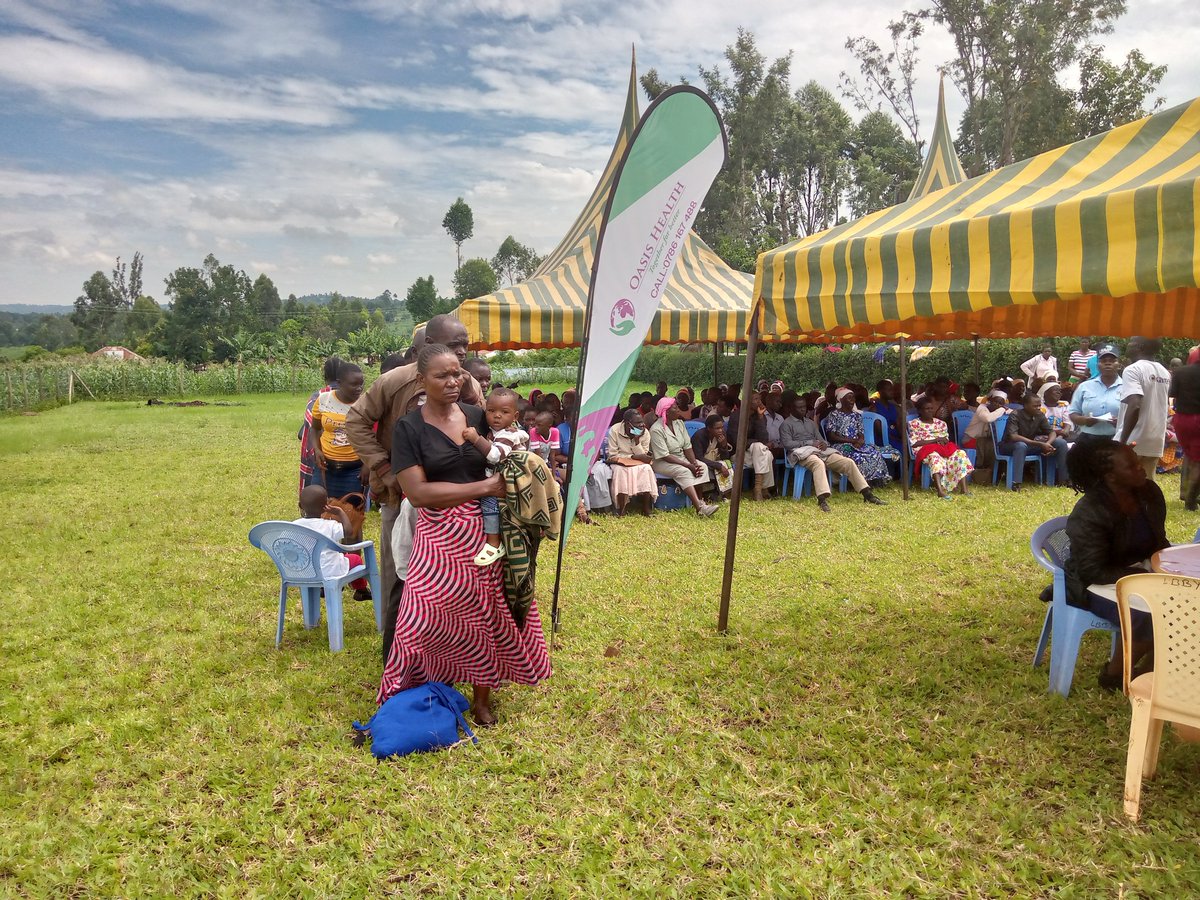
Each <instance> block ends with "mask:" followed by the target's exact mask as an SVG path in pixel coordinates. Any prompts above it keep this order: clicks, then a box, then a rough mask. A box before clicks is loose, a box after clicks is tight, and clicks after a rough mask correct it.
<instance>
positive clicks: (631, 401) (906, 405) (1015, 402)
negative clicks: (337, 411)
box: [312, 339, 1186, 521]
mask: <svg viewBox="0 0 1200 900" xmlns="http://www.w3.org/2000/svg"><path fill="white" fill-rule="evenodd" d="M1147 345H1149V346H1147ZM1129 349H1130V355H1131V357H1132V358H1133V360H1134V362H1136V361H1137V360H1139V359H1143V358H1150V357H1151V354H1152V353H1153V352H1154V351H1156V349H1157V347H1156V345H1155V344H1154V342H1150V341H1140V340H1138V339H1134V341H1132V342H1131V343H1130V348H1129ZM1154 365H1158V364H1157V363H1154ZM1069 366H1070V368H1069V370H1068V375H1067V377H1065V378H1063V379H1061V380H1060V376H1059V372H1058V371H1057V360H1056V359H1055V358H1054V356H1053V355H1052V353H1051V349H1050V348H1049V347H1046V348H1045V349H1044V350H1043V351H1042V353H1041V354H1040V355H1038V356H1035V357H1033V358H1032V359H1030V360H1027V361H1026V362H1025V363H1023V364H1022V365H1021V370H1022V373H1023V374H1025V375H1026V376H1027V379H1024V378H1009V377H1007V376H1006V377H1002V378H998V379H996V380H994V381H992V382H991V383H990V384H989V385H988V386H987V388H986V390H985V389H984V388H981V387H980V385H978V384H975V383H973V382H968V383H965V384H963V385H958V384H956V383H954V382H953V381H952V380H951V379H950V378H949V377H947V376H944V375H943V376H939V377H937V378H935V379H934V380H933V381H931V382H928V383H926V384H923V385H919V386H916V387H917V389H916V390H914V391H913V392H912V393H911V395H910V396H908V397H904V398H901V397H900V391H899V388H898V385H897V384H895V383H894V382H893V381H891V380H889V379H883V380H880V381H879V382H878V383H876V385H875V387H874V390H870V389H868V388H867V387H866V386H864V385H861V384H856V383H846V384H842V385H839V384H837V383H833V382H831V383H830V384H828V385H826V386H825V389H824V391H809V392H799V391H797V390H792V389H789V388H788V387H787V385H785V384H784V383H783V382H782V381H775V382H770V383H769V382H767V381H760V382H759V383H758V384H757V385H756V386H755V387H754V389H753V390H750V391H748V392H747V391H743V386H742V385H740V384H731V385H730V384H719V385H714V386H711V387H707V388H704V389H703V390H701V392H700V396H699V399H697V398H696V395H695V392H694V390H693V389H692V388H691V387H687V386H685V387H681V388H679V389H678V390H676V391H675V392H673V393H672V392H671V391H670V390H669V386H668V384H667V383H666V382H659V383H658V385H656V390H655V391H653V392H650V391H646V392H636V393H632V394H630V395H629V398H628V401H627V403H626V404H625V405H624V406H623V407H621V408H619V409H617V410H616V412H615V414H614V417H613V422H612V426H611V428H610V429H609V431H608V433H607V435H606V436H605V438H604V441H603V443H602V445H601V454H600V458H599V460H598V461H597V463H596V464H595V465H594V466H593V468H592V471H591V472H590V473H589V479H588V485H587V489H586V491H585V495H584V498H583V503H582V504H581V510H580V515H581V518H583V519H585V521H586V520H589V519H590V516H589V511H590V510H592V509H611V511H612V512H613V513H614V514H616V515H618V516H621V515H624V514H625V513H626V511H627V510H628V509H629V504H630V502H631V501H634V502H635V505H634V509H636V510H639V511H641V512H642V513H643V514H644V515H650V514H651V513H652V511H653V509H654V504H655V499H656V497H657V496H658V495H659V494H660V493H661V488H662V487H663V486H664V485H668V484H669V483H672V482H673V483H674V484H676V485H678V488H679V490H680V492H681V493H682V494H683V495H684V496H686V498H687V501H688V502H689V503H690V504H691V506H692V507H693V509H694V510H695V511H696V512H697V513H698V514H699V515H701V516H710V515H712V514H713V512H715V511H716V509H717V508H718V504H719V502H720V500H721V499H722V498H725V497H728V496H729V494H730V492H731V490H732V487H733V479H734V472H733V456H734V448H735V446H736V442H737V430H738V427H739V424H740V412H741V404H742V398H743V395H745V402H746V403H747V404H748V405H749V413H748V418H747V430H748V433H747V440H746V455H745V466H746V468H747V470H749V472H752V479H753V480H752V482H751V481H749V478H750V475H749V473H748V474H747V479H748V480H747V487H748V496H749V497H752V498H753V499H754V500H764V499H767V498H769V497H771V496H775V495H778V494H779V490H778V488H779V487H780V486H779V485H778V484H777V481H778V479H779V474H780V473H781V472H782V471H783V470H784V468H785V467H786V468H790V469H792V470H794V471H795V473H796V475H797V476H798V477H809V478H811V482H812V489H813V494H814V496H815V498H816V503H817V506H818V508H819V509H820V510H821V511H823V512H829V511H830V506H829V499H830V497H831V495H832V489H831V478H837V479H845V481H844V482H843V485H844V484H847V483H848V484H849V485H850V486H851V487H852V488H853V490H854V491H855V492H857V493H858V494H860V495H861V496H862V498H863V500H864V502H866V503H870V504H883V503H884V501H883V500H881V499H880V498H879V497H878V496H877V495H876V494H875V492H874V488H878V487H880V486H882V485H885V484H887V483H888V482H890V481H892V480H893V479H895V478H897V477H899V466H900V460H901V453H900V448H901V446H902V443H901V442H902V441H906V442H907V448H906V449H907V451H908V454H909V457H910V459H911V460H912V465H913V470H912V476H913V478H914V480H919V479H921V477H922V472H923V470H927V473H926V474H927V476H928V483H929V485H930V487H932V488H933V490H934V491H936V493H937V494H938V496H939V497H942V498H944V499H951V497H952V495H953V493H954V492H955V491H957V492H959V493H962V494H966V493H967V491H968V485H969V484H972V483H974V484H981V483H988V482H990V481H991V480H992V464H993V461H994V460H995V459H996V458H997V455H999V457H1000V458H1002V459H1003V460H1004V461H1005V462H1006V464H1007V465H1008V466H1009V467H1010V468H1011V478H1010V479H1009V481H1010V484H1011V489H1012V490H1014V491H1019V490H1021V488H1022V486H1023V484H1024V482H1025V480H1026V477H1027V474H1026V470H1027V464H1029V463H1032V462H1034V461H1036V460H1039V459H1040V460H1041V462H1042V465H1041V466H1040V467H1039V468H1038V469H1037V470H1036V471H1039V472H1041V473H1042V475H1043V478H1044V480H1045V481H1046V482H1047V483H1049V484H1056V485H1060V486H1062V485H1069V484H1070V483H1071V479H1070V477H1069V474H1068V471H1067V464H1066V459H1067V452H1068V450H1069V448H1070V446H1071V445H1072V444H1074V443H1076V442H1088V441H1098V440H1103V441H1111V440H1113V438H1114V436H1116V432H1117V428H1118V424H1119V422H1118V418H1119V414H1120V411H1121V408H1122V403H1121V401H1122V399H1123V397H1124V396H1125V395H1126V392H1127V390H1128V388H1127V386H1125V385H1123V382H1122V379H1121V377H1120V374H1119V355H1118V351H1117V349H1116V348H1115V347H1113V346H1111V345H1106V346H1104V347H1101V348H1099V350H1098V351H1096V350H1091V349H1090V346H1088V343H1087V342H1086V341H1084V342H1082V343H1081V345H1080V350H1078V351H1076V352H1074V353H1072V354H1071V358H1070V361H1069ZM463 367H464V368H465V369H466V370H467V371H468V372H469V373H470V375H471V376H472V378H473V379H474V381H475V382H476V383H477V384H478V385H479V388H480V390H481V392H482V396H483V397H485V398H487V405H488V406H489V408H490V407H491V406H492V405H494V404H493V403H492V402H491V401H492V400H493V399H496V400H497V401H498V403H499V405H500V406H503V407H504V408H505V411H507V412H509V413H510V414H515V423H514V424H513V425H512V426H511V427H513V428H518V429H519V430H520V431H522V432H523V433H524V434H526V435H528V445H529V449H531V450H533V451H534V452H536V453H538V454H539V455H541V456H542V457H543V459H545V461H546V462H547V463H548V464H549V465H550V467H551V468H552V469H553V470H554V471H555V472H556V474H557V475H558V476H559V478H560V480H561V479H562V478H563V477H564V476H565V467H566V463H567V452H568V450H569V446H570V445H569V441H570V428H569V423H570V422H571V421H572V417H573V414H574V411H575V405H576V397H575V391H573V390H568V391H564V392H563V394H562V396H561V397H560V396H558V395H557V394H554V393H543V392H542V391H540V390H536V389H535V390H532V391H530V392H529V393H528V395H527V396H522V395H520V394H518V393H516V392H515V391H514V390H513V388H516V387H517V386H516V385H513V386H512V387H511V388H503V387H497V389H496V390H494V391H493V389H492V383H491V378H492V375H491V370H490V367H489V366H488V364H487V362H486V361H485V360H483V359H479V358H472V359H467V360H465V362H464V366H463ZM1159 368H1161V366H1159ZM352 369H354V367H349V368H348V370H347V372H346V375H347V376H349V377H348V379H347V380H349V381H350V382H351V383H350V384H349V385H348V386H344V388H345V389H344V391H338V392H337V393H336V398H335V399H336V400H338V401H341V402H342V403H345V401H350V402H353V397H352V396H351V395H352V394H355V393H357V392H360V391H361V374H360V373H358V372H357V371H351V370H352ZM1164 371H1165V370H1164ZM355 379H357V380H355ZM342 393H345V394H346V397H345V399H344V400H343V399H342V397H341V395H342ZM1149 399H1150V398H1149V397H1147V400H1149ZM333 402H334V401H330V400H328V399H323V400H322V401H319V402H318V404H317V406H318V410H316V411H315V412H316V413H317V414H316V415H314V416H313V417H312V419H313V424H314V426H315V429H314V430H315V432H316V434H315V437H316V438H317V439H316V440H314V442H313V443H314V445H315V446H314V448H313V449H314V450H315V451H316V454H315V455H316V456H317V457H318V459H319V461H320V462H321V463H326V466H324V468H331V466H329V465H328V463H329V462H333V461H334V460H335V459H336V456H335V454H334V453H332V452H328V453H324V454H323V453H322V452H321V449H320V447H319V444H320V442H321V439H323V438H325V437H326V434H325V432H322V431H321V430H320V423H321V420H322V410H321V409H320V407H321V406H322V404H324V405H329V404H330V403H333ZM1151 405H1152V404H1151V403H1149V402H1148V403H1147V404H1146V405H1145V406H1144V407H1143V415H1142V423H1141V427H1142V428H1143V429H1146V428H1152V429H1153V428H1158V427H1160V426H1158V425H1156V424H1155V422H1156V418H1155V414H1154V412H1153V411H1152V410H1151V409H1150V408H1149V407H1150V406H1151ZM960 414H961V415H960ZM1004 416H1007V418H1006V419H1005V420H1004V423H1003V426H1002V430H1000V420H1001V418H1002V417H1004ZM1167 416H1168V417H1167V420H1166V422H1165V423H1163V425H1162V426H1161V427H1162V428H1163V434H1162V435H1161V438H1160V440H1159V441H1158V442H1156V441H1155V440H1154V439H1153V435H1151V436H1150V437H1149V439H1146V440H1144V441H1141V442H1139V444H1138V448H1139V453H1140V452H1141V448H1142V447H1147V448H1149V449H1150V451H1151V453H1152V454H1153V455H1154V462H1155V463H1156V464H1157V465H1159V466H1160V467H1161V469H1160V470H1165V471H1170V470H1172V469H1173V468H1175V467H1177V466H1178V465H1179V464H1180V462H1181V461H1180V460H1179V459H1178V456H1179V454H1178V449H1177V446H1176V445H1174V444H1173V440H1174V434H1173V431H1172V429H1171V427H1170V426H1171V418H1170V416H1171V413H1168V414H1167ZM901 429H903V431H901ZM800 470H804V472H805V473H807V475H806V476H805V475H804V473H802V472H801V471H800ZM338 474H339V475H341V476H342V477H343V479H346V480H348V479H347V478H346V476H347V475H349V473H341V472H339V473H338ZM355 474H357V473H355ZM350 477H354V476H352V475H351V476H350ZM1185 499H1186V498H1185Z"/></svg>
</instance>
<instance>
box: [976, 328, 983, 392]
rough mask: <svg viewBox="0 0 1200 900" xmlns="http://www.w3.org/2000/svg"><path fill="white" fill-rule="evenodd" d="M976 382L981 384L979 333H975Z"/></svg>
mask: <svg viewBox="0 0 1200 900" xmlns="http://www.w3.org/2000/svg"><path fill="white" fill-rule="evenodd" d="M975 383H976V384H979V335H975ZM980 387H981V388H982V387H983V385H980Z"/></svg>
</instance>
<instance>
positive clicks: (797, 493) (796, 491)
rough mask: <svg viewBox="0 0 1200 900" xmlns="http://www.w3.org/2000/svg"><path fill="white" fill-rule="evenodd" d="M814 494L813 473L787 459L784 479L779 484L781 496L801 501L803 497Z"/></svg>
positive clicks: (784, 467) (784, 466)
mask: <svg viewBox="0 0 1200 900" xmlns="http://www.w3.org/2000/svg"><path fill="white" fill-rule="evenodd" d="M812 492H813V483H812V472H810V471H808V469H806V468H804V466H798V465H796V464H795V463H791V462H788V461H786V459H785V460H784V463H783V479H782V480H781V481H780V484H779V495H780V496H781V497H791V498H792V499H793V500H799V499H800V498H801V497H804V496H806V495H809V494H811V493H812Z"/></svg>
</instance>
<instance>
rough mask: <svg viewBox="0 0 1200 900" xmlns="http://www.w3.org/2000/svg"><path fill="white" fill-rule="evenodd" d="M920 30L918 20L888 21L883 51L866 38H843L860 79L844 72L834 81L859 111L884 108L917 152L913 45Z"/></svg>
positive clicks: (918, 132)
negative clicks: (887, 38)
mask: <svg viewBox="0 0 1200 900" xmlns="http://www.w3.org/2000/svg"><path fill="white" fill-rule="evenodd" d="M923 27H924V23H923V22H922V21H921V20H920V19H915V18H911V17H904V18H901V19H900V20H898V21H894V22H889V23H888V34H889V35H890V36H891V47H890V48H889V49H887V50H884V49H883V48H882V47H880V46H879V44H877V43H875V41H873V40H872V39H871V38H869V37H866V36H862V35H860V36H859V37H853V38H847V39H846V49H847V50H849V51H850V52H851V53H852V54H854V58H855V59H857V60H858V68H859V72H860V73H861V75H862V79H863V80H862V83H861V84H860V83H859V81H858V80H857V79H856V78H854V77H853V76H851V75H848V74H846V73H845V72H842V73H841V75H840V77H839V79H838V86H839V87H840V88H841V91H842V95H843V96H845V97H846V98H848V99H849V100H850V101H851V102H852V103H853V104H854V105H855V106H856V107H857V108H858V109H859V110H861V111H862V112H864V113H869V112H871V111H873V110H876V109H877V108H878V106H879V104H881V103H882V104H884V105H886V106H887V108H888V109H890V110H891V112H892V115H893V116H895V118H896V120H897V121H898V122H900V124H901V125H902V126H903V128H904V130H905V132H907V134H908V139H909V140H910V141H911V142H912V143H913V145H914V146H916V147H917V150H918V153H919V152H920V149H921V147H922V146H923V144H922V141H921V119H920V117H919V116H918V115H917V102H916V99H915V97H914V90H915V88H916V85H917V78H916V69H917V57H918V53H917V50H918V47H917V45H918V40H919V38H920V37H921V31H922V28H923Z"/></svg>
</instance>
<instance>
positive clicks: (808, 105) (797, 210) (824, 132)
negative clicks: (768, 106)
mask: <svg viewBox="0 0 1200 900" xmlns="http://www.w3.org/2000/svg"><path fill="white" fill-rule="evenodd" d="M853 124H854V123H853V122H851V120H850V116H849V115H847V114H846V110H844V109H843V108H842V105H841V104H840V103H838V101H837V98H836V97H834V96H833V94H831V93H830V92H829V91H827V90H826V89H825V88H823V87H821V86H820V85H819V84H817V83H816V82H815V81H810V82H808V84H806V85H804V87H802V88H800V90H798V91H796V96H795V100H794V103H793V106H792V116H791V119H790V122H789V126H790V127H789V128H788V130H787V133H786V138H785V144H784V147H785V157H784V162H785V164H786V165H785V167H784V177H783V178H782V179H781V182H782V184H781V185H780V188H779V198H780V208H781V216H780V219H779V223H778V224H779V234H780V237H781V239H782V240H783V241H790V240H792V239H793V238H797V237H803V236H804V235H809V234H815V233H816V232H818V231H824V230H825V229H826V228H830V227H832V226H833V225H834V224H836V223H837V216H838V209H839V207H840V206H841V203H842V197H843V196H844V194H845V193H846V191H847V190H848V189H849V187H850V175H851V170H850V165H849V159H848V156H849V146H850V137H851V131H852V128H853Z"/></svg>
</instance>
